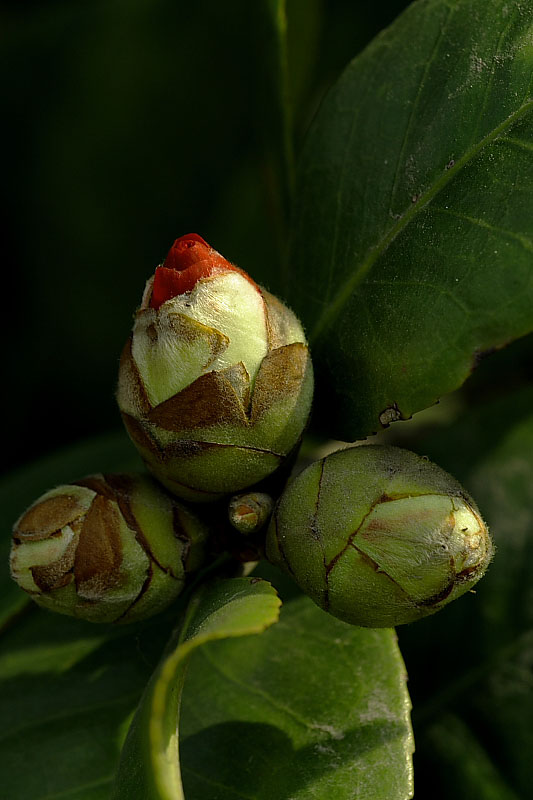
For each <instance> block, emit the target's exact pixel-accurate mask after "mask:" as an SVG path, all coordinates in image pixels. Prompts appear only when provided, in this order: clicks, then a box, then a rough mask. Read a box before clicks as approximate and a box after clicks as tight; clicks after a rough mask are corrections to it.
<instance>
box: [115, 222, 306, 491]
mask: <svg viewBox="0 0 533 800" xmlns="http://www.w3.org/2000/svg"><path fill="white" fill-rule="evenodd" d="M312 392H313V377H312V368H311V360H310V357H309V351H308V348H307V345H306V342H305V336H304V333H303V330H302V327H301V325H300V323H299V322H298V320H297V319H296V317H295V316H294V314H293V313H292V312H291V311H290V310H289V309H288V308H286V307H285V306H284V305H283V304H282V303H280V302H279V300H277V299H276V298H275V297H273V295H271V294H269V293H268V292H267V291H265V290H264V289H261V288H260V287H259V286H257V285H256V284H255V283H254V281H253V280H252V279H251V278H250V277H249V276H248V275H246V273H244V272H243V271H242V270H240V269H238V268H237V267H235V266H233V265H232V264H230V263H229V261H227V260H226V259H225V258H223V256H221V255H220V254H219V253H217V252H216V251H215V250H213V249H212V248H211V247H210V246H209V245H208V244H207V243H206V242H204V240H203V239H201V238H200V237H199V236H197V235H196V234H189V235H188V236H183V237H181V239H177V240H176V242H175V243H174V245H173V247H172V249H171V250H170V252H169V254H168V256H167V258H166V260H165V262H164V264H163V265H161V266H160V267H158V268H157V269H156V272H155V275H154V276H153V277H152V278H150V280H149V281H148V283H147V285H146V289H145V292H144V296H143V300H142V304H141V307H140V309H139V310H138V311H137V314H136V317H135V324H134V327H133V332H132V335H131V337H130V339H129V340H128V342H127V344H126V346H125V348H124V351H123V353H122V357H121V363H120V369H119V380H118V390H117V400H118V404H119V407H120V411H121V413H122V417H123V420H124V423H125V425H126V428H127V430H128V433H129V435H130V437H131V439H132V440H133V442H134V443H135V445H136V446H137V448H138V450H139V452H140V453H141V455H142V457H143V459H144V461H145V463H146V465H147V466H148V468H149V469H150V470H151V471H152V472H153V474H154V475H155V476H156V477H157V478H158V479H159V480H160V481H161V482H162V483H163V484H164V485H165V486H166V487H167V488H168V489H170V491H172V492H173V493H174V494H176V495H178V496H180V497H184V498H185V499H188V500H194V501H201V502H202V501H211V500H216V499H219V498H220V497H222V496H223V495H225V494H234V493H236V492H239V491H242V490H243V489H246V488H247V487H249V486H252V485H254V484H256V483H258V482H259V481H261V480H263V479H264V478H266V477H267V476H268V475H270V474H271V473H273V472H274V471H275V470H277V469H278V468H279V467H280V466H281V465H282V464H283V463H284V462H285V460H286V459H287V457H288V455H289V454H290V453H291V451H293V450H294V448H295V446H296V445H297V444H298V442H299V440H300V437H301V435H302V432H303V429H304V427H305V425H306V423H307V419H308V417H309V412H310V407H311V399H312Z"/></svg>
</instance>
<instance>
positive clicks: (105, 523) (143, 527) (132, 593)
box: [11, 475, 207, 622]
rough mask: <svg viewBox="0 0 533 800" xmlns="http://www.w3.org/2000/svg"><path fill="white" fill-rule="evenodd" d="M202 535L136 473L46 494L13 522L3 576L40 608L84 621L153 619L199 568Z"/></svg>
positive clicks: (196, 523)
mask: <svg viewBox="0 0 533 800" xmlns="http://www.w3.org/2000/svg"><path fill="white" fill-rule="evenodd" d="M206 540H207V530H206V528H205V526H204V525H203V523H201V522H200V521H199V520H198V519H197V518H196V516H195V515H193V514H192V513H191V512H190V511H189V510H188V509H186V508H185V507H184V506H182V505H181V504H179V503H178V502H176V501H175V500H174V499H173V498H171V497H170V496H168V495H167V494H166V493H164V492H163V491H162V490H161V489H160V488H159V487H158V486H157V484H156V483H155V482H154V481H153V480H152V479H151V478H148V477H143V476H140V475H92V476H90V477H88V478H84V479H83V480H80V481H77V482H75V483H72V484H68V485H65V486H59V487H57V488H56V489H52V490H51V491H50V492H47V493H46V494H44V495H43V496H42V497H40V498H39V499H38V500H37V501H36V502H35V503H34V504H33V505H32V506H30V508H29V509H27V511H25V513H24V514H23V515H22V516H21V517H20V519H19V520H18V521H17V522H16V524H15V526H14V529H13V542H12V548H11V575H12V577H13V578H14V580H16V581H17V583H18V584H19V586H21V588H22V589H24V590H25V591H26V592H28V594H30V595H31V597H32V598H33V599H34V600H35V602H37V603H38V604H39V605H40V606H43V607H44V608H48V609H50V610H52V611H58V612H59V613H61V614H70V615H71V616H74V617H80V618H82V619H87V620H90V621H91V622H134V621H136V620H141V619H145V618H146V617H150V616H152V615H153V614H157V613H158V612H159V611H162V610H163V609H164V608H166V607H167V606H168V605H169V604H170V603H172V602H173V600H174V599H175V598H176V597H177V596H178V595H179V593H180V592H181V591H182V589H183V587H184V585H185V581H186V579H187V576H188V575H189V574H190V573H191V572H193V571H194V570H197V569H199V567H200V566H201V565H202V562H203V557H204V549H205V544H206Z"/></svg>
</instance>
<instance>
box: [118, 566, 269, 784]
mask: <svg viewBox="0 0 533 800" xmlns="http://www.w3.org/2000/svg"><path fill="white" fill-rule="evenodd" d="M279 607H280V600H279V597H278V596H277V594H276V592H275V590H274V589H273V588H272V586H270V584H269V583H267V582H266V581H263V580H260V579H258V578H235V579H233V580H224V581H218V582H216V583H213V584H210V585H208V586H204V587H201V588H200V589H199V590H198V592H197V593H196V594H195V595H193V598H192V600H191V602H190V604H189V606H188V608H187V610H186V613H185V617H184V620H183V624H182V627H181V629H180V630H179V632H178V634H177V636H176V640H175V643H174V645H173V647H172V648H171V650H170V652H169V654H168V655H167V656H166V657H165V658H164V659H163V660H162V661H161V663H160V665H159V667H158V669H157V671H156V672H155V673H154V676H153V678H152V680H151V681H150V684H149V685H148V687H147V689H146V692H145V694H144V696H143V699H142V701H141V704H140V706H139V710H138V712H137V715H136V717H135V719H134V720H133V723H132V726H131V728H130V731H129V733H128V737H127V739H126V742H125V745H124V749H123V752H122V757H121V761H120V766H119V771H118V774H117V781H116V784H115V792H114V795H113V797H114V798H116V800H119V799H121V798H124V800H132V799H133V798H139V800H149V798H154V800H155V799H157V800H160V799H161V800H183V797H184V795H183V790H182V785H181V774H180V764H179V753H178V732H177V725H178V718H179V708H180V703H181V693H182V689H183V684H184V681H185V675H186V671H187V666H188V662H189V658H190V655H191V653H192V651H193V650H194V649H195V648H197V647H199V646H201V645H205V644H206V643H207V642H210V641H213V640H216V639H224V638H227V637H234V636H247V635H248V634H252V633H261V632H262V631H263V630H264V629H265V628H267V627H268V626H269V625H272V624H273V623H274V622H276V621H277V618H278V614H279ZM247 644H248V642H246V645H247ZM208 691H209V687H208V686H207V685H205V686H203V687H202V688H201V689H200V693H201V694H202V693H204V692H208Z"/></svg>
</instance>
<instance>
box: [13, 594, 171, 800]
mask: <svg viewBox="0 0 533 800" xmlns="http://www.w3.org/2000/svg"><path fill="white" fill-rule="evenodd" d="M175 614H176V612H175V611H174V619H175ZM170 625H171V622H170V618H169V616H168V615H167V616H166V617H160V618H157V619H154V620H150V621H149V623H143V624H139V625H133V626H129V627H127V626H124V627H120V626H115V627H112V626H109V625H91V624H90V623H87V622H83V621H79V620H74V619H71V618H69V617H64V616H60V615H59V614H52V613H50V612H47V611H42V610H40V609H38V608H37V607H36V606H35V605H34V604H33V603H32V604H31V605H30V606H28V608H27V609H26V611H25V613H24V615H22V616H19V618H18V619H17V620H16V624H12V625H11V627H10V628H9V630H7V631H4V633H3V634H2V639H1V641H0V716H1V719H2V730H1V732H0V773H1V775H2V790H1V792H0V794H1V796H2V797H5V798H9V800H29V798H31V799H32V800H55V799H56V798H61V799H62V800H63V798H64V799H65V800H67V799H68V800H108V799H109V797H110V793H111V787H112V783H113V778H114V774H115V770H116V767H117V763H118V758H119V754H120V749H121V746H122V742H123V741H124V736H125V734H126V731H127V728H128V724H129V722H130V720H131V717H132V714H133V713H134V711H135V708H136V706H137V703H138V702H139V698H140V697H141V695H142V692H143V689H144V687H145V686H146V682H147V681H148V679H149V677H150V674H151V672H152V670H153V669H154V667H155V665H156V664H157V660H158V658H159V656H160V653H161V651H162V649H163V646H164V643H165V641H166V639H167V638H168V633H169V630H170Z"/></svg>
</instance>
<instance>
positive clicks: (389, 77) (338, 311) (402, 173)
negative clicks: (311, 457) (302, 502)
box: [289, 0, 533, 440]
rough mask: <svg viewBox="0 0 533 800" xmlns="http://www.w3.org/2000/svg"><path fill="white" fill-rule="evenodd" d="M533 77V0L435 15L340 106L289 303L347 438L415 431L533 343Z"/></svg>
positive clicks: (418, 17)
mask: <svg viewBox="0 0 533 800" xmlns="http://www.w3.org/2000/svg"><path fill="white" fill-rule="evenodd" d="M532 78H533V3H532V2H531V0H527V1H526V2H518V0H510V1H509V2H506V3H503V2H502V1H501V0H418V2H414V3H413V4H412V5H411V6H410V7H409V8H408V9H407V10H406V11H405V12H404V13H403V14H402V15H401V16H400V17H399V19H398V20H397V21H396V22H395V23H393V25H391V27H390V28H388V29H387V30H385V31H384V32H383V33H382V34H381V35H380V36H378V37H377V38H376V39H375V40H374V41H373V42H372V43H371V44H370V45H369V46H368V47H367V49H366V50H364V51H363V53H362V54H361V55H360V56H358V57H357V58H356V59H355V60H354V61H353V62H352V63H351V64H350V65H349V67H348V68H347V69H346V71H345V72H344V74H343V75H342V76H341V78H340V79H339V81H338V82H337V84H336V85H335V86H334V88H333V89H332V91H331V92H330V93H329V95H328V97H327V98H326V100H325V102H324V103H323V105H322V107H321V109H320V111H319V113H318V115H317V117H316V119H315V121H314V123H313V125H312V126H311V129H310V132H309V135H308V138H307V143H306V146H305V148H304V152H303V155H302V158H301V163H300V167H299V179H298V184H297V193H296V207H295V219H294V229H293V237H292V257H291V268H292V272H291V283H292V289H291V294H290V296H289V301H290V303H291V304H292V306H293V308H294V310H295V311H296V312H297V313H298V314H299V315H300V316H301V318H302V319H303V321H304V323H305V325H306V328H307V332H308V335H309V338H310V342H311V345H312V348H313V353H314V360H315V364H316V366H317V372H318V384H317V392H316V396H317V404H318V406H317V408H318V411H317V414H316V415H315V420H316V421H317V424H318V425H319V426H321V427H322V429H323V430H325V431H326V432H327V433H328V434H329V435H335V436H337V437H338V438H344V439H350V440H351V439H354V438H356V437H361V436H365V435H367V434H369V433H370V432H372V431H377V430H379V429H380V428H381V427H382V426H386V425H387V424H389V423H390V422H392V421H395V420H396V419H399V418H407V417H409V416H410V415H412V414H413V413H414V412H416V411H418V410H420V409H423V408H425V407H427V406H429V405H431V404H432V403H434V402H435V401H436V400H437V399H438V397H439V396H441V395H442V394H444V393H446V392H450V391H451V390H453V389H455V388H456V387H457V386H459V385H460V384H461V383H462V382H463V381H464V380H465V379H466V378H467V377H468V375H469V374H470V372H471V370H472V368H473V366H474V365H475V364H476V363H477V359H478V357H479V355H480V354H481V353H482V352H484V351H486V350H488V349H491V348H497V347H500V346H502V345H503V344H504V343H506V342H508V341H509V340H511V339H513V338H515V337H518V336H521V335H524V334H525V333H527V332H528V331H531V330H532V329H533V311H532V309H533V282H532V281H531V275H532V269H533V266H532V264H533V217H532V215H531V213H530V207H531V204H532V202H533V166H532V164H533V161H532V152H533V99H532V87H531V82H532ZM332 408H334V409H335V413H334V414H332V413H331V410H332Z"/></svg>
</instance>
